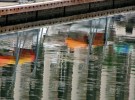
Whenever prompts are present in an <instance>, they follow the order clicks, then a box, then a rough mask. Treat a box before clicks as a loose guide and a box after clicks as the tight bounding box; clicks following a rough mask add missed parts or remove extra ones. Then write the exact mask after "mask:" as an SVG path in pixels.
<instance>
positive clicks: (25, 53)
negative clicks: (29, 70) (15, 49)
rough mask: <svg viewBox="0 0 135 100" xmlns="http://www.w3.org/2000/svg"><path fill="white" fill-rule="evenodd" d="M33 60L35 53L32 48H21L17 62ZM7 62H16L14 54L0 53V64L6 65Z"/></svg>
mask: <svg viewBox="0 0 135 100" xmlns="http://www.w3.org/2000/svg"><path fill="white" fill-rule="evenodd" d="M34 60H35V53H34V52H33V50H28V49H21V50H20V56H19V60H18V64H24V63H28V62H33V61H34ZM8 64H16V58H15V57H14V56H8V55H2V56H0V66H1V67H2V66H6V65H8Z"/></svg>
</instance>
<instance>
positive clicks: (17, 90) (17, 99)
mask: <svg viewBox="0 0 135 100" xmlns="http://www.w3.org/2000/svg"><path fill="white" fill-rule="evenodd" d="M21 70H22V68H21V66H19V65H17V67H16V75H15V87H14V100H20V97H21V94H20V91H21V88H20V87H21Z"/></svg>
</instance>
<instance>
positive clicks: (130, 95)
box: [128, 70, 135, 100]
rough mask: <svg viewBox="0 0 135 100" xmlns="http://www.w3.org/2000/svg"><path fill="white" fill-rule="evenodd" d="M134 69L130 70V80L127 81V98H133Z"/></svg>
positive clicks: (134, 89)
mask: <svg viewBox="0 0 135 100" xmlns="http://www.w3.org/2000/svg"><path fill="white" fill-rule="evenodd" d="M134 74H135V73H134V71H133V70H131V73H130V82H129V99H128V100H135V88H134V87H135V75H134Z"/></svg>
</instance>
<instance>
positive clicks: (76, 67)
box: [71, 49, 80, 100]
mask: <svg viewBox="0 0 135 100" xmlns="http://www.w3.org/2000/svg"><path fill="white" fill-rule="evenodd" d="M79 53H80V52H78V50H77V49H75V50H74V56H75V57H77V56H78V55H79ZM78 81H79V60H76V59H74V66H73V74H72V91H71V100H79V97H78V94H77V92H78Z"/></svg>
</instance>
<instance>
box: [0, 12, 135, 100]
mask: <svg viewBox="0 0 135 100" xmlns="http://www.w3.org/2000/svg"><path fill="white" fill-rule="evenodd" d="M133 18H134V16H133V14H128V15H119V16H113V17H105V18H99V19H93V20H87V21H80V22H74V23H69V24H66V25H55V26H49V27H44V28H40V29H32V30H27V31H22V32H17V33H15V32H14V33H12V34H11V33H10V34H1V35H0V41H1V42H0V45H1V46H0V80H1V81H0V99H1V100H90V99H92V100H134V99H135V96H134V94H135V84H134V83H135V71H134V70H135V69H134V67H135V66H134V65H135V46H134V41H135V39H134V34H135V32H134V22H133Z"/></svg>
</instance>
